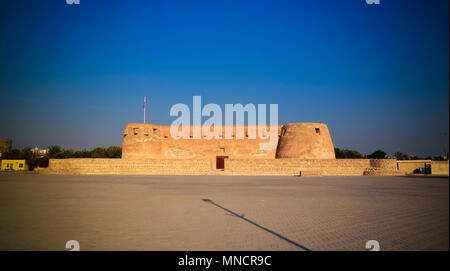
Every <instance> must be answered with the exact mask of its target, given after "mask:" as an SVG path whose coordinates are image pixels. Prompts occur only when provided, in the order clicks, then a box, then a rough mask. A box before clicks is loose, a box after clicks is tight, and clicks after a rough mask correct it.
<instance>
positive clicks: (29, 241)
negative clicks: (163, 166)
mask: <svg viewBox="0 0 450 271" xmlns="http://www.w3.org/2000/svg"><path fill="white" fill-rule="evenodd" d="M448 183H449V182H448V177H437V176H430V177H416V176H414V177H371V176H361V177H317V178H312V177H311V178H307V177H230V176H198V177H197V176H119V175H114V176H113V175H109V176H108V175H102V176H82V175H38V174H0V250H66V248H65V244H66V242H67V241H68V240H77V241H78V242H79V243H80V247H81V250H183V251H184V250H366V248H365V244H366V242H367V241H368V240H376V241H378V242H379V244H380V248H381V250H448V249H449V197H448V195H449V186H448Z"/></svg>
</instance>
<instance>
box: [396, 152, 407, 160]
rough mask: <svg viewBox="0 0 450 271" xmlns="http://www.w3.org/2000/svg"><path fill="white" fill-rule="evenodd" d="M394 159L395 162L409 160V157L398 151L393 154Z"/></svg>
mask: <svg viewBox="0 0 450 271" xmlns="http://www.w3.org/2000/svg"><path fill="white" fill-rule="evenodd" d="M394 157H395V158H396V159H397V160H409V155H407V154H404V153H402V152H399V151H398V152H396V153H395V154H394Z"/></svg>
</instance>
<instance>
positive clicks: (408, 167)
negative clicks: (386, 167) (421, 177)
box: [397, 160, 431, 174]
mask: <svg viewBox="0 0 450 271" xmlns="http://www.w3.org/2000/svg"><path fill="white" fill-rule="evenodd" d="M430 163H431V160H398V161H397V166H398V170H399V171H400V172H402V173H404V174H413V173H414V171H416V170H419V169H420V168H424V167H425V166H426V165H429V164H430Z"/></svg>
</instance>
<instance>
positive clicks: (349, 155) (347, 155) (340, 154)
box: [334, 148, 387, 159]
mask: <svg viewBox="0 0 450 271" xmlns="http://www.w3.org/2000/svg"><path fill="white" fill-rule="evenodd" d="M334 153H335V154H336V158H337V159H358V158H371V159H384V158H387V155H386V153H385V152H384V151H382V150H377V151H375V152H373V153H371V154H369V155H362V154H361V153H360V152H359V151H355V150H341V149H339V148H334Z"/></svg>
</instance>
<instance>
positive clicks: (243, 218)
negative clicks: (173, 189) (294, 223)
mask: <svg viewBox="0 0 450 271" xmlns="http://www.w3.org/2000/svg"><path fill="white" fill-rule="evenodd" d="M202 200H203V201H204V202H208V203H211V204H212V205H214V206H217V207H219V208H220V209H222V210H225V211H227V212H228V213H230V214H232V215H233V216H235V217H238V218H240V219H242V220H244V221H246V222H248V223H250V224H252V225H254V226H256V227H258V228H260V229H262V230H265V231H266V232H268V233H271V234H273V235H275V236H276V237H278V238H280V239H282V240H284V241H286V242H288V243H289V244H291V245H294V246H296V247H298V248H301V249H303V250H305V251H311V250H310V249H309V248H307V247H305V246H302V245H300V244H298V243H296V242H294V241H292V240H290V239H288V238H286V237H284V236H283V235H280V234H278V233H276V232H274V231H272V230H269V229H268V228H266V227H263V226H261V225H259V224H257V223H255V222H253V221H251V220H250V219H248V218H245V217H244V215H238V214H237V213H235V212H233V211H231V210H229V209H227V208H225V207H222V206H220V205H219V204H217V203H215V202H214V201H212V200H210V199H202Z"/></svg>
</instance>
